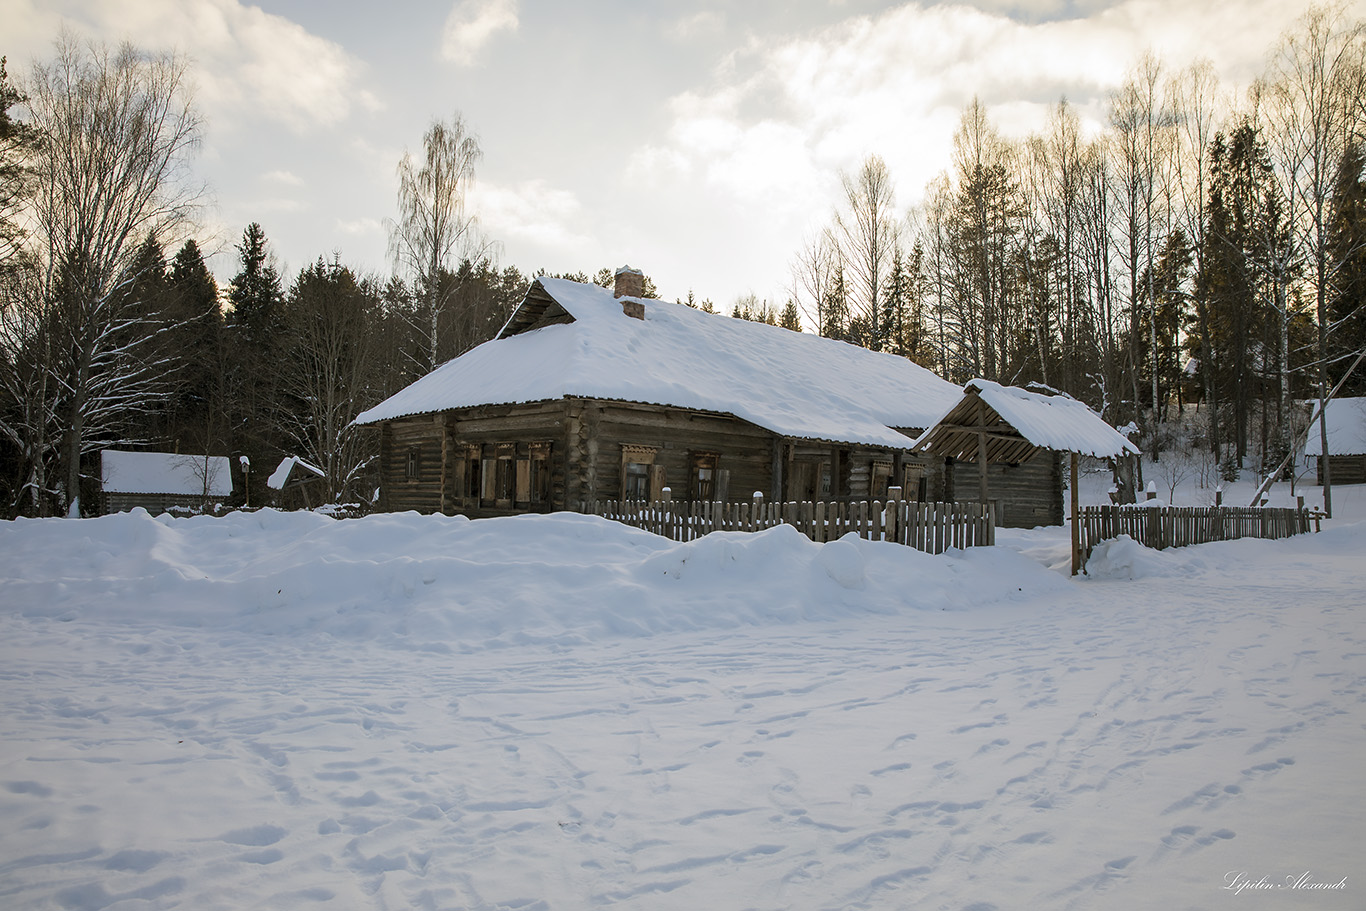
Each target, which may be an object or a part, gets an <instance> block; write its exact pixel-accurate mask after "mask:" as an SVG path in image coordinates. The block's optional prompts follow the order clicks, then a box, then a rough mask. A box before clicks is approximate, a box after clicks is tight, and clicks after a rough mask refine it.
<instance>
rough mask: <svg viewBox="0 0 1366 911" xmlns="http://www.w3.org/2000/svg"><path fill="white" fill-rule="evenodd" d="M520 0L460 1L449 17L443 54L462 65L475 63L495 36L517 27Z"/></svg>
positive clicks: (442, 45)
mask: <svg viewBox="0 0 1366 911" xmlns="http://www.w3.org/2000/svg"><path fill="white" fill-rule="evenodd" d="M517 25H518V21H517V0H460V2H458V3H456V5H455V6H454V7H453V8H452V9H451V12H450V15H449V16H447V17H446V26H445V28H444V29H443V31H442V35H441V56H442V57H444V58H445V59H446V60H449V61H451V62H452V63H455V64H457V65H459V66H473V65H474V62H475V60H476V59H477V58H478V56H479V52H480V51H481V50H483V48H484V46H485V45H487V44H488V43H489V42H490V41H491V40H493V36H494V35H496V34H498V33H499V32H501V31H504V30H508V31H516V30H517Z"/></svg>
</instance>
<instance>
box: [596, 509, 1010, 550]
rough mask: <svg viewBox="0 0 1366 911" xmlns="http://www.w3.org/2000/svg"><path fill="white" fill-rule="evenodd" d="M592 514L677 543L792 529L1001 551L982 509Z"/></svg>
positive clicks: (817, 535)
mask: <svg viewBox="0 0 1366 911" xmlns="http://www.w3.org/2000/svg"><path fill="white" fill-rule="evenodd" d="M584 511H585V512H588V513H590V514H592V515H597V516H602V517H604V518H608V519H612V520H614V521H617V522H622V523H624V524H626V525H631V526H633V527H635V528H641V529H644V530H646V531H649V532H651V533H653V534H657V535H660V536H662V537H666V538H669V539H670V540H673V541H691V540H694V539H696V538H700V537H702V536H703V535H706V534H710V533H711V532H714V531H762V530H764V529H766V528H773V527H774V526H776V525H791V526H793V527H794V528H796V529H797V530H798V531H800V532H801V533H802V534H804V535H806V536H807V537H808V538H810V539H811V540H813V541H815V542H817V543H824V542H826V541H835V540H838V539H839V538H842V537H843V536H844V535H846V534H851V533H852V534H856V535H858V536H859V537H860V538H863V539H865V540H869V541H890V542H894V543H897V544H904V545H906V546H907V547H913V548H915V549H916V550H920V551H924V552H926V553H931V554H940V553H943V552H944V551H946V550H948V549H950V548H957V549H963V548H967V547H983V546H987V547H989V546H991V545H993V544H995V543H996V526H995V523H994V522H993V521H992V516H991V515H990V513H989V512H988V511H987V510H984V509H983V508H982V507H981V505H980V504H978V503H932V502H917V501H912V500H887V501H885V502H884V501H880V500H871V501H868V500H863V501H847V502H846V501H831V502H826V501H815V502H813V501H796V500H791V501H785V502H778V503H771V502H768V501H766V500H762V499H755V500H753V501H752V502H748V503H745V502H739V503H687V502H678V501H668V500H656V501H651V502H646V501H642V500H627V501H623V500H598V501H595V502H592V503H587V504H584Z"/></svg>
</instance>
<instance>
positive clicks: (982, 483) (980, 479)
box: [977, 396, 988, 509]
mask: <svg viewBox="0 0 1366 911" xmlns="http://www.w3.org/2000/svg"><path fill="white" fill-rule="evenodd" d="M987 493H988V491H987V403H986V402H984V401H982V399H981V397H980V396H979V397H978V399H977V496H978V497H979V498H980V499H981V501H982V508H983V509H985V508H986V507H987Z"/></svg>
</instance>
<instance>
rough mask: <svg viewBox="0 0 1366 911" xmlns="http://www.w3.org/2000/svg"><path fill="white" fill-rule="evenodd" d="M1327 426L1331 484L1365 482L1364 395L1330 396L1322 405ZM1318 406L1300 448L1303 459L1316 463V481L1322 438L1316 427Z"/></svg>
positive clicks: (1320, 478) (1320, 479)
mask: <svg viewBox="0 0 1366 911" xmlns="http://www.w3.org/2000/svg"><path fill="white" fill-rule="evenodd" d="M1323 413H1324V417H1325V418H1326V421H1325V423H1326V424H1327V427H1328V460H1329V462H1330V463H1331V466H1332V479H1333V483H1334V484H1366V397H1362V396H1353V397H1344V398H1338V399H1330V400H1329V401H1328V404H1327V406H1326V407H1325V408H1324V412H1323ZM1318 421H1319V412H1318V405H1317V404H1315V406H1314V416H1313V418H1312V419H1311V420H1310V422H1309V440H1308V442H1307V443H1306V444H1305V447H1304V455H1305V458H1306V459H1314V460H1315V462H1316V464H1317V466H1318V483H1319V484H1322V483H1323V460H1324V453H1323V438H1322V434H1321V433H1320V431H1319V426H1318Z"/></svg>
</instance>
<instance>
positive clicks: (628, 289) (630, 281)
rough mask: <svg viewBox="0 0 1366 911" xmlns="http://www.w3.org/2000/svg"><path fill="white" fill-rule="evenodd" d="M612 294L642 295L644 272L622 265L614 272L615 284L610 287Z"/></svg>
mask: <svg viewBox="0 0 1366 911" xmlns="http://www.w3.org/2000/svg"><path fill="white" fill-rule="evenodd" d="M612 296H613V297H644V296H645V273H644V272H641V271H640V270H639V269H632V268H631V267H630V266H622V267H621V268H620V269H618V270H617V272H616V285H615V287H613V289H612Z"/></svg>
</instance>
